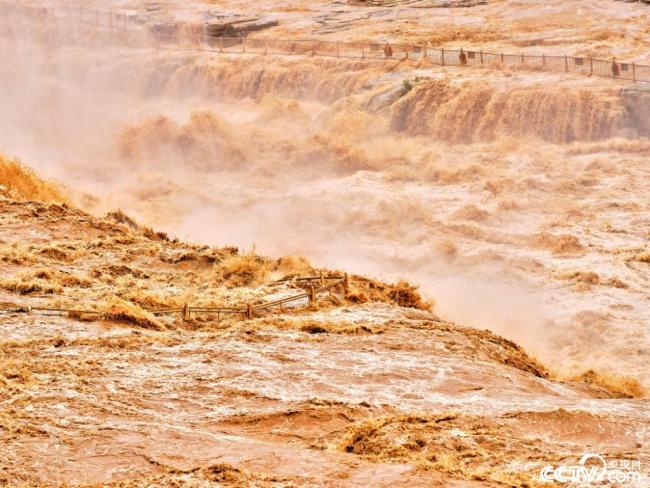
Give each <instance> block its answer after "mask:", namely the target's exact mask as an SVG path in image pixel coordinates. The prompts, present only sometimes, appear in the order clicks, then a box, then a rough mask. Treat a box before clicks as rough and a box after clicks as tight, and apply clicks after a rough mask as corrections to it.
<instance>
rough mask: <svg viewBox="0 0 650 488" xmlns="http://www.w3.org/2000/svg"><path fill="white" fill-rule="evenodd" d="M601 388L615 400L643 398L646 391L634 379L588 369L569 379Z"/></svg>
mask: <svg viewBox="0 0 650 488" xmlns="http://www.w3.org/2000/svg"><path fill="white" fill-rule="evenodd" d="M569 380H570V381H579V382H581V383H588V384H590V385H595V386H598V387H600V388H603V389H604V390H606V391H607V392H609V393H610V394H612V395H613V396H614V397H615V398H645V397H646V395H647V391H646V390H645V388H644V387H643V385H642V384H641V383H640V382H639V380H637V379H636V378H631V377H629V376H620V375H615V374H610V373H605V372H602V371H594V370H593V369H590V370H588V371H585V372H584V373H582V374H579V375H577V376H574V377H571V378H569Z"/></svg>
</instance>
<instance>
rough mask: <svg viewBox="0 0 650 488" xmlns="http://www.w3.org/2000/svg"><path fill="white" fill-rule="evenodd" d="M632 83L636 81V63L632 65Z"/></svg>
mask: <svg viewBox="0 0 650 488" xmlns="http://www.w3.org/2000/svg"><path fill="white" fill-rule="evenodd" d="M632 81H636V63H632Z"/></svg>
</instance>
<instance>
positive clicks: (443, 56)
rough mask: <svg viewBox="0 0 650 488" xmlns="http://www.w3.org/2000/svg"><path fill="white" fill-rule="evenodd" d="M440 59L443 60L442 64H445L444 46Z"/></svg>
mask: <svg viewBox="0 0 650 488" xmlns="http://www.w3.org/2000/svg"><path fill="white" fill-rule="evenodd" d="M440 60H441V65H442V66H444V65H445V49H444V48H442V49H441V50H440Z"/></svg>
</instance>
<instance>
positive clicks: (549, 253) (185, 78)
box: [0, 26, 650, 383]
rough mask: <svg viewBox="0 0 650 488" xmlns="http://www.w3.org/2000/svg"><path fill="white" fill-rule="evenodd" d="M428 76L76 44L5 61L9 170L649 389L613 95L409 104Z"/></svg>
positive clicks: (627, 160)
mask: <svg viewBox="0 0 650 488" xmlns="http://www.w3.org/2000/svg"><path fill="white" fill-rule="evenodd" d="M48 40H49V42H45V41H48ZM73 41H74V42H73ZM413 73H414V72H413V71H412V69H411V68H409V67H407V66H401V65H397V64H390V65H383V64H377V63H375V64H372V63H365V62H348V61H338V60H327V59H318V58H295V59H282V58H261V57H211V56H210V55H208V54H205V53H204V54H188V53H180V52H174V51H158V50H154V49H134V48H125V47H121V46H120V43H119V42H116V41H115V40H114V39H112V38H101V39H97V38H96V37H94V36H92V35H88V34H84V33H83V32H77V31H68V30H67V28H65V27H63V26H62V27H60V30H59V31H58V32H49V31H48V32H45V33H42V35H36V36H35V38H34V39H22V40H21V41H17V40H16V41H15V42H7V43H3V44H2V46H0V94H1V97H2V107H3V109H2V111H1V112H0V127H2V137H1V138H0V150H1V151H2V152H3V153H4V154H7V155H10V156H16V157H19V158H21V159H22V160H23V161H24V162H25V163H26V164H28V165H30V166H32V167H33V168H35V169H36V170H37V171H39V172H40V173H42V174H44V175H46V176H49V177H54V178H57V179H58V180H59V181H61V182H63V183H65V184H67V185H69V188H70V193H71V195H72V197H73V199H74V200H75V201H76V202H77V203H78V204H79V205H80V206H81V207H82V208H84V209H87V210H89V211H91V212H95V213H103V212H106V211H108V210H112V209H115V208H118V207H119V208H122V209H123V210H124V211H125V212H127V213H128V214H130V215H133V216H134V217H135V218H136V219H138V220H139V221H141V222H143V223H146V224H148V225H154V226H155V227H157V228H160V229H163V230H169V231H170V232H171V233H172V234H174V235H177V236H178V237H181V238H184V239H190V240H193V241H200V242H204V243H207V244H211V245H217V246H218V245H236V246H238V247H240V248H242V249H246V250H247V249H251V248H252V247H253V246H254V247H255V249H256V251H257V252H259V253H262V254H272V255H284V254H302V255H305V256H306V257H308V258H309V259H311V260H312V262H314V263H315V264H318V265H323V266H328V267H332V268H345V269H347V270H350V271H353V272H358V273H363V274H369V275H373V276H378V277H382V278H385V279H390V280H392V279H398V278H406V279H408V280H410V281H412V282H414V283H417V284H420V285H421V287H422V289H423V290H424V291H425V292H426V293H427V294H431V295H432V296H434V297H435V299H436V301H437V312H438V313H439V315H441V316H442V317H444V318H447V319H449V320H454V321H457V322H459V323H461V324H464V325H472V326H475V327H480V328H490V329H492V330H494V331H496V332H498V333H501V334H503V335H504V336H505V337H507V338H510V339H513V340H515V341H517V342H519V343H521V344H522V345H523V346H524V347H526V348H527V349H528V350H530V351H532V352H533V353H535V354H537V355H538V356H539V357H540V358H541V359H542V360H543V361H544V362H546V363H548V364H551V365H553V366H554V367H555V368H556V369H557V370H559V371H576V370H578V371H581V370H584V369H587V368H590V367H598V368H603V369H606V370H608V371H612V372H616V373H626V374H633V375H635V376H637V377H640V379H642V380H643V381H645V382H646V383H647V382H648V381H650V369H649V366H648V365H647V361H646V358H647V357H648V353H649V352H650V341H649V340H648V339H649V338H648V334H649V333H650V331H649V329H650V313H649V312H648V310H649V309H650V307H648V299H649V295H648V291H647V290H648V289H649V288H648V284H649V283H648V281H649V278H650V277H649V276H648V270H647V263H641V262H639V261H638V260H636V258H635V257H636V256H637V255H639V254H641V253H642V252H644V249H647V245H648V238H649V237H650V235H649V232H650V231H649V229H650V225H649V224H650V222H648V218H647V215H646V213H647V206H648V194H650V193H648V190H649V188H648V185H649V183H648V182H649V181H650V178H649V176H650V174H649V172H650V170H649V169H648V165H647V157H648V154H650V142H648V140H647V139H646V138H644V137H643V135H642V134H641V133H639V131H638V130H637V128H636V127H634V125H633V124H631V123H630V121H629V120H628V117H627V116H626V111H625V107H624V104H623V101H622V99H621V94H620V87H617V86H615V85H613V84H610V83H609V82H607V81H593V80H569V81H566V82H562V83H561V82H560V77H559V76H555V75H546V74H539V73H536V74H529V75H526V74H516V75H515V76H504V75H502V74H500V73H498V72H486V71H482V72H481V71H477V72H476V73H475V75H467V74H465V76H464V78H463V79H460V78H458V77H456V76H455V75H454V73H453V72H452V73H451V74H450V75H445V74H443V73H441V72H440V71H439V70H438V71H436V70H435V69H434V70H429V69H426V68H424V67H421V68H420V69H419V70H418V71H417V75H418V77H420V78H422V81H418V82H415V81H414V82H413V85H414V87H413V89H412V90H410V91H407V90H406V89H405V85H404V83H403V81H404V80H405V79H413V78H414V74H413ZM552 83H555V84H556V85H557V86H553V85H551V84H552ZM585 273H595V275H596V277H595V278H594V277H593V276H587V275H586V274H585ZM596 345H597V346H598V347H599V348H600V350H601V351H602V355H601V356H599V357H594V356H593V355H592V354H591V351H592V350H593V347H594V346H596Z"/></svg>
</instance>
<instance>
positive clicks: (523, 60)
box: [521, 53, 526, 64]
mask: <svg viewBox="0 0 650 488" xmlns="http://www.w3.org/2000/svg"><path fill="white" fill-rule="evenodd" d="M525 63H526V59H525V58H524V53H521V64H525Z"/></svg>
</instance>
